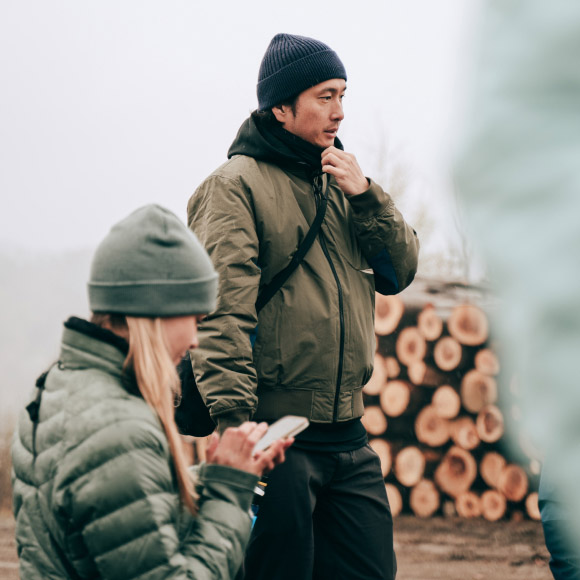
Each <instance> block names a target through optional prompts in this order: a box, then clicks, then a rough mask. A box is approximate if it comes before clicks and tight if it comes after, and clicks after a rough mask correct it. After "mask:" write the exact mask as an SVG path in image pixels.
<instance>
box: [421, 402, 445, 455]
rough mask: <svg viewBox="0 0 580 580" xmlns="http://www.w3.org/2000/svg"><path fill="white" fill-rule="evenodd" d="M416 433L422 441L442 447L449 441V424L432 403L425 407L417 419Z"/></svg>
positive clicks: (432, 445)
mask: <svg viewBox="0 0 580 580" xmlns="http://www.w3.org/2000/svg"><path fill="white" fill-rule="evenodd" d="M415 435H416V436H417V439H418V440H419V441H421V443H425V444H426V445H429V446H430V447H440V446H441V445H444V444H445V443H447V441H449V425H448V422H447V421H446V420H445V419H442V418H441V417H440V416H439V415H438V414H437V411H436V410H435V408H434V407H433V406H432V405H427V406H426V407H423V409H421V411H420V412H419V414H418V415H417V417H416V419H415Z"/></svg>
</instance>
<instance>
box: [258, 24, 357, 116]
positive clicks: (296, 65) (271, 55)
mask: <svg viewBox="0 0 580 580" xmlns="http://www.w3.org/2000/svg"><path fill="white" fill-rule="evenodd" d="M329 79H344V80H346V70H345V68H344V65H343V64H342V62H341V60H340V59H339V58H338V55H337V54H336V52H334V51H333V50H332V49H331V48H330V47H328V46H327V45H326V44H324V43H323V42H320V41H319V40H315V39H313V38H308V37H306V36H296V35H293V34H277V35H276V36H274V38H273V39H272V41H271V42H270V45H269V46H268V48H267V50H266V54H265V55H264V58H263V59H262V64H261V65H260V72H259V74H258V109H259V110H260V111H266V110H268V109H271V108H272V107H274V106H275V105H279V104H280V103H283V102H284V101H285V100H287V99H289V98H291V97H294V96H295V95H298V94H299V93H301V92H302V91H305V90H306V89H309V88H310V87H313V86H315V85H317V84H319V83H322V82H324V81H327V80H329Z"/></svg>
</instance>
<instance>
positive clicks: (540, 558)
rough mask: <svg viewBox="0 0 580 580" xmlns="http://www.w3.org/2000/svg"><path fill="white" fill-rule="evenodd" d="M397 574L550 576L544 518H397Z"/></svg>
mask: <svg viewBox="0 0 580 580" xmlns="http://www.w3.org/2000/svg"><path fill="white" fill-rule="evenodd" d="M395 550H396V552H397V558H398V562H399V572H398V574H397V580H437V579H440V578H441V579H443V578H444V579H446V580H482V579H484V578H485V579H489V578H493V580H511V579H512V578H513V579H519V578H521V579H524V578H525V579H526V580H550V579H551V578H552V575H551V574H550V569H549V566H548V552H547V550H546V548H545V546H544V538H543V534H542V528H541V525H540V524H539V523H538V522H533V521H529V520H528V521H523V522H495V523H490V522H487V521H485V520H479V519H478V520H464V519H459V518H431V519H427V520H419V519H417V518H414V517H411V516H400V517H398V518H397V519H396V520H395ZM0 578H1V579H2V580H17V579H18V563H17V558H16V549H15V545H14V521H13V520H12V518H11V517H9V516H0Z"/></svg>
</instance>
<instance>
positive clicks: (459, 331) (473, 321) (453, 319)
mask: <svg viewBox="0 0 580 580" xmlns="http://www.w3.org/2000/svg"><path fill="white" fill-rule="evenodd" d="M447 330H449V334H450V335H451V336H453V338H455V339H457V340H458V341H459V342H460V343H461V344H465V345H467V346H479V345H481V344H483V343H484V342H485V341H486V340H487V338H488V336H489V324H488V321H487V316H486V314H485V313H484V312H483V310H481V308H479V307H477V306H475V305H474V304H459V305H458V306H456V307H455V308H454V309H453V310H452V312H451V315H450V316H449V320H448V321H447Z"/></svg>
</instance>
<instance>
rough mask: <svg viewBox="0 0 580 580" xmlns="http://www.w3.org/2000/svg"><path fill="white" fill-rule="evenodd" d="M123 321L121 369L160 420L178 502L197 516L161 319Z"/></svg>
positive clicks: (176, 384) (174, 373)
mask: <svg viewBox="0 0 580 580" xmlns="http://www.w3.org/2000/svg"><path fill="white" fill-rule="evenodd" d="M126 320H127V328H128V330H129V353H128V354H127V358H126V359H125V364H124V366H125V367H128V366H131V367H132V368H133V371H134V373H135V377H136V379H137V385H138V387H139V390H140V392H141V394H142V395H143V398H144V399H145V401H146V402H147V404H148V405H149V406H150V407H151V408H152V409H153V410H154V411H155V413H156V414H157V416H158V417H159V420H160V421H161V425H162V426H163V430H164V432H165V436H166V437H167V441H168V442H169V450H170V452H171V456H172V458H173V463H174V466H175V474H176V477H177V483H178V486H179V495H180V497H181V501H182V502H183V503H184V504H185V506H186V507H187V508H188V509H189V511H190V512H191V513H192V514H196V513H197V502H196V500H197V499H198V496H197V494H196V493H195V490H194V486H193V481H192V479H191V475H190V473H189V469H188V465H187V460H186V458H185V452H184V449H183V444H182V441H181V437H180V435H179V431H178V429H177V425H176V424H175V415H174V413H175V406H174V401H175V396H176V395H177V394H179V393H180V391H181V383H180V381H179V376H178V374H177V369H176V368H175V364H174V362H173V361H172V359H171V356H170V354H169V351H168V347H167V346H168V345H167V341H166V337H165V332H164V330H163V326H162V322H161V319H160V318H137V317H132V316H127V317H126Z"/></svg>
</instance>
